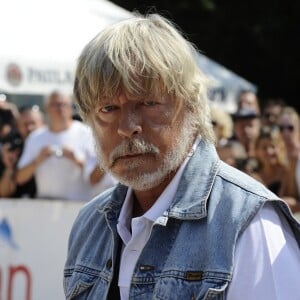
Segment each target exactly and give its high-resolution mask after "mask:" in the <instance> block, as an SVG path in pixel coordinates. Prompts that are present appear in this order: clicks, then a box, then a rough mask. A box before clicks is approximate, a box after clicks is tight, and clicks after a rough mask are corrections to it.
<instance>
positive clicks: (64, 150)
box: [62, 147, 84, 168]
mask: <svg viewBox="0 0 300 300" xmlns="http://www.w3.org/2000/svg"><path fill="white" fill-rule="evenodd" d="M62 153H63V156H64V157H66V158H67V159H69V160H71V161H73V162H74V163H75V164H76V165H78V166H79V167H80V168H83V164H84V163H83V161H81V160H80V159H78V158H77V157H76V155H75V153H74V151H73V150H72V149H70V148H68V147H63V148H62Z"/></svg>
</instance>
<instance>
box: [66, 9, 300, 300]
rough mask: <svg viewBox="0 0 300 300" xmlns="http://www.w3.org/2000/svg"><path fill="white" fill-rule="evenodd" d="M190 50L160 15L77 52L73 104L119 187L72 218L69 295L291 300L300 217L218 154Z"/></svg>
mask: <svg viewBox="0 0 300 300" xmlns="http://www.w3.org/2000/svg"><path fill="white" fill-rule="evenodd" d="M195 51H196V50H195V49H194V48H193V46H192V44H191V43H189V42H188V41H187V40H186V39H185V38H184V37H183V36H182V35H181V34H180V32H179V31H178V30H177V29H176V28H175V26H173V24H172V23H171V22H170V21H168V20H167V19H165V18H163V17H162V16H160V15H158V14H149V15H147V16H140V15H135V16H133V17H132V18H129V19H127V20H124V21H121V22H119V23H116V24H114V25H111V26H108V27H106V28H105V29H104V30H103V31H102V32H100V33H99V34H98V35H97V36H96V37H95V38H94V39H93V40H92V41H90V42H89V43H88V45H87V46H86V47H85V48H84V50H83V51H82V53H81V55H80V57H79V60H78V64H77V69H76V74H75V84H74V94H75V96H76V101H77V103H78V105H79V107H80V113H81V116H82V119H83V121H85V122H87V123H88V124H89V125H90V126H91V128H92V130H93V135H94V136H95V140H96V143H97V153H98V158H99V163H100V164H101V167H103V168H104V170H106V171H107V172H109V173H110V174H112V175H113V176H114V177H115V178H116V179H117V180H118V181H119V182H120V183H119V184H118V185H116V186H115V187H113V188H111V189H109V190H107V191H105V192H104V193H102V194H101V195H99V196H98V197H96V198H94V199H93V200H92V201H90V202H89V203H87V204H86V205H84V207H83V208H82V209H81V211H80V212H79V215H78V217H77V218H76V220H75V223H74V225H73V227H72V230H71V233H70V237H69V243H68V253H67V258H66V262H65V267H64V290H65V296H66V298H67V299H102V300H104V299H122V300H125V299H205V298H206V299H227V300H240V299H241V297H242V299H243V300H253V299H277V300H286V299H289V300H296V299H297V300H298V299H299V295H300V285H299V283H298V281H299V280H298V278H299V277H300V250H299V246H300V225H299V223H297V221H296V220H295V219H294V218H293V216H292V215H291V212H290V210H289V208H288V206H287V205H286V203H285V202H284V201H283V200H281V199H279V198H278V197H277V196H276V195H275V194H274V193H272V192H271V191H269V190H268V189H267V188H266V187H265V186H264V185H262V184H261V183H259V182H258V181H256V180H254V179H253V178H251V177H250V176H248V175H247V174H245V173H243V172H240V171H239V170H237V169H236V168H232V167H231V166H229V165H228V164H226V163H224V162H222V161H221V160H220V159H219V157H218V155H217V153H216V148H215V146H214V140H215V136H214V131H213V128H212V124H211V117H210V116H211V114H210V107H209V100H208V99H207V88H208V85H207V79H206V77H205V76H204V75H203V73H202V72H201V70H200V69H199V66H198V64H197V62H196V60H195V55H194V53H195ZM241 295H242V296H241Z"/></svg>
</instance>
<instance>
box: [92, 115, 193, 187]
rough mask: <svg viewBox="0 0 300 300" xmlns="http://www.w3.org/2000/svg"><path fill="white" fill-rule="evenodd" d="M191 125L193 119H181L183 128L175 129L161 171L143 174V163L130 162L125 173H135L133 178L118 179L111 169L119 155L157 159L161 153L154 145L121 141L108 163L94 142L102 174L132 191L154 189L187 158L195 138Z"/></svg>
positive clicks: (130, 176)
mask: <svg viewBox="0 0 300 300" xmlns="http://www.w3.org/2000/svg"><path fill="white" fill-rule="evenodd" d="M194 124H195V122H194V121H193V117H192V116H189V115H187V116H186V117H185V118H184V121H183V124H182V125H181V126H180V125H178V134H177V136H176V138H175V139H174V142H173V145H172V147H171V149H170V150H169V151H168V152H167V153H166V154H165V155H164V157H163V160H162V163H161V165H160V167H159V168H158V169H157V170H155V171H152V172H143V170H142V164H143V163H142V162H141V161H139V160H136V161H135V160H133V161H132V162H130V163H129V165H128V171H131V170H135V172H133V173H131V174H134V175H129V174H128V175H125V176H121V175H120V174H118V173H117V172H115V171H114V169H113V165H114V163H115V160H116V158H117V157H118V155H121V154H122V153H127V154H130V153H148V154H150V155H154V156H159V154H160V151H159V149H158V148H157V147H156V146H155V145H153V144H150V143H147V142H145V141H144V140H141V139H140V138H137V139H133V140H128V141H124V142H123V143H122V144H120V145H119V146H117V147H116V148H115V149H114V150H113V151H112V152H111V154H110V158H109V159H108V160H107V161H106V160H104V159H102V158H103V157H104V153H103V152H102V148H101V146H100V144H99V141H98V139H95V140H96V152H97V157H98V163H99V165H100V167H101V168H102V169H103V170H104V171H106V172H108V173H110V174H111V175H112V176H113V177H114V178H115V179H117V180H118V181H119V182H120V183H122V184H124V185H126V186H129V187H131V188H133V189H134V190H139V191H146V190H149V189H151V188H154V187H156V186H158V185H159V184H160V183H162V182H163V181H164V179H165V178H166V177H167V176H168V175H169V174H170V173H171V172H172V171H175V170H177V169H178V168H179V166H180V165H181V163H182V162H183V161H184V159H185V158H186V156H187V155H188V153H189V151H190V147H191V145H192V143H193V139H194V138H195V129H194V128H195V127H194ZM136 170H138V171H136ZM128 173H130V172H128Z"/></svg>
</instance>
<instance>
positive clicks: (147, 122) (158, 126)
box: [91, 93, 195, 190]
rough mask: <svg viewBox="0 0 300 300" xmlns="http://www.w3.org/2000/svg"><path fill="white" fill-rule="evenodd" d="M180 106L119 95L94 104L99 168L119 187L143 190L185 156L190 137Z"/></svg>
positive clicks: (188, 122)
mask: <svg viewBox="0 0 300 300" xmlns="http://www.w3.org/2000/svg"><path fill="white" fill-rule="evenodd" d="M185 115H186V113H185V108H184V106H183V105H182V104H179V103H177V104H175V102H174V101H173V100H172V99H171V98H170V97H167V96H166V97H164V96H160V97H155V99H140V98H136V97H131V96H128V95H126V94H125V93H121V94H120V95H119V96H117V97H116V98H114V99H102V100H99V105H98V107H97V108H96V109H95V111H94V112H93V113H92V115H91V125H92V127H93V131H94V136H95V138H96V141H97V144H98V152H99V160H100V164H101V165H102V167H103V168H104V169H105V170H106V171H108V172H110V173H112V174H113V176H115V177H116V178H117V179H118V180H119V181H120V182H121V183H123V184H126V185H128V186H131V187H132V188H134V189H136V190H148V189H151V188H153V187H155V186H157V185H159V184H160V183H162V182H163V181H164V180H165V179H166V177H167V176H168V174H170V173H171V172H172V171H175V170H176V169H177V168H178V167H179V165H180V164H181V162H182V161H183V160H184V158H185V157H186V155H187V153H188V151H189V149H190V147H191V144H192V142H193V140H194V137H195V135H194V134H193V132H192V129H191V122H192V121H191V118H187V117H185Z"/></svg>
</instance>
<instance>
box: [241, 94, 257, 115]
mask: <svg viewBox="0 0 300 300" xmlns="http://www.w3.org/2000/svg"><path fill="white" fill-rule="evenodd" d="M241 109H251V110H254V111H255V112H256V113H257V114H258V115H260V103H259V99H258V97H257V95H256V93H255V92H253V91H250V90H242V91H240V93H239V94H238V96H237V110H241Z"/></svg>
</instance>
